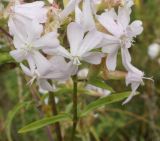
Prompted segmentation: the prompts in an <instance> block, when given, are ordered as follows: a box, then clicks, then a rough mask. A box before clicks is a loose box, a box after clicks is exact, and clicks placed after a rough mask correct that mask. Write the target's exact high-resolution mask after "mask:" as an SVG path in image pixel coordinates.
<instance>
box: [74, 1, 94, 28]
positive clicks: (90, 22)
mask: <svg viewBox="0 0 160 141" xmlns="http://www.w3.org/2000/svg"><path fill="white" fill-rule="evenodd" d="M75 21H76V22H77V23H79V24H80V25H81V26H82V27H83V29H84V30H85V31H88V30H93V29H95V28H96V26H95V21H94V17H93V4H92V3H91V0H84V1H83V7H82V10H81V9H80V8H79V6H78V5H77V6H76V8H75Z"/></svg>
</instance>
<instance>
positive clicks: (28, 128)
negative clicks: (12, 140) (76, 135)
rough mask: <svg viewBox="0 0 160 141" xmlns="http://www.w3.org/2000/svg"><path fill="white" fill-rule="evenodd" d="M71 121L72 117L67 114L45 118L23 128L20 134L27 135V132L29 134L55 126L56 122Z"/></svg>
mask: <svg viewBox="0 0 160 141" xmlns="http://www.w3.org/2000/svg"><path fill="white" fill-rule="evenodd" d="M71 119H72V118H71V116H70V115H69V114H65V113H64V114H59V115H57V116H52V117H47V118H43V119H41V120H37V121H35V122H32V123H30V124H28V125H26V126H25V127H23V128H21V129H20V130H19V131H18V133H25V132H29V131H34V130H37V129H39V128H42V127H44V126H47V125H50V124H54V123H56V122H60V121H65V120H71Z"/></svg>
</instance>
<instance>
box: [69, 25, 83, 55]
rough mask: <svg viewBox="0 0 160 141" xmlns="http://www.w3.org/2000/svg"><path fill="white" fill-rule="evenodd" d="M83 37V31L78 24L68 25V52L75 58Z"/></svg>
mask: <svg viewBox="0 0 160 141" xmlns="http://www.w3.org/2000/svg"><path fill="white" fill-rule="evenodd" d="M83 36H84V31H83V28H82V27H81V26H80V25H79V24H77V23H75V22H72V23H70V24H69V25H68V27H67V37H68V40H69V43H70V52H71V54H72V55H73V56H75V55H76V54H77V52H78V51H79V46H80V44H81V42H82V40H83Z"/></svg>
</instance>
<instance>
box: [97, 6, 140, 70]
mask: <svg viewBox="0 0 160 141" xmlns="http://www.w3.org/2000/svg"><path fill="white" fill-rule="evenodd" d="M130 14H131V9H130V8H129V7H126V6H124V7H119V9H118V14H117V13H116V12H115V10H114V9H111V10H106V12H104V13H102V15H100V16H98V20H99V22H100V23H101V24H102V25H103V26H104V27H105V28H106V29H107V31H108V32H110V33H111V34H112V35H109V34H104V42H103V46H104V47H103V48H102V51H103V52H104V53H109V55H108V58H107V61H106V65H107V68H108V69H109V70H111V71H114V70H115V68H116V61H117V54H118V50H119V49H120V48H121V51H122V50H123V49H125V48H127V49H128V48H130V47H131V46H132V44H133V42H134V40H133V39H134V37H136V36H137V35H139V34H141V33H142V31H143V27H142V22H141V21H138V20H136V21H134V22H132V23H131V24H130V25H129V23H130ZM123 57H124V56H122V58H123ZM127 57H128V58H126V59H129V60H130V61H131V58H130V55H129V54H128V55H127Z"/></svg>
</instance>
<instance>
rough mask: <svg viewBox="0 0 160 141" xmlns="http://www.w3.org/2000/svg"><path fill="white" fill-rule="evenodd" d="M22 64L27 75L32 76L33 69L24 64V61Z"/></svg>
mask: <svg viewBox="0 0 160 141" xmlns="http://www.w3.org/2000/svg"><path fill="white" fill-rule="evenodd" d="M20 66H21V69H22V71H23V72H24V73H25V74H26V75H27V76H30V77H32V72H31V70H30V69H29V68H28V67H26V66H25V65H23V64H22V63H21V64H20Z"/></svg>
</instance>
